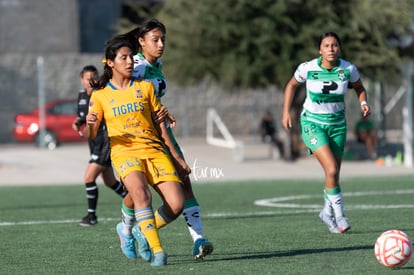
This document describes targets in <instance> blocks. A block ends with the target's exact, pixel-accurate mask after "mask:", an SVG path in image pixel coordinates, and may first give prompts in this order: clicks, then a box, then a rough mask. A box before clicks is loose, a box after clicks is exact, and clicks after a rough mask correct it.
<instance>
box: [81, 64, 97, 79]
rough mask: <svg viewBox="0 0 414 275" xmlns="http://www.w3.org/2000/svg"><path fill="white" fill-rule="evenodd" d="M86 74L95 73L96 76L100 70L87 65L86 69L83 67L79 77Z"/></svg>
mask: <svg viewBox="0 0 414 275" xmlns="http://www.w3.org/2000/svg"><path fill="white" fill-rule="evenodd" d="M86 72H91V73H95V74H96V75H98V69H96V67H95V66H94V65H86V66H85V67H83V68H82V71H81V72H80V74H79V76H80V77H83V75H84V74H85V73H86Z"/></svg>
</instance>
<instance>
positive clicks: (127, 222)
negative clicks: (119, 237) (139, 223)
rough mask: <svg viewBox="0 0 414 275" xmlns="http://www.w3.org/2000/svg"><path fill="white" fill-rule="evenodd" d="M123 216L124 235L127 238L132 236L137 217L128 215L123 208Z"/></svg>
mask: <svg viewBox="0 0 414 275" xmlns="http://www.w3.org/2000/svg"><path fill="white" fill-rule="evenodd" d="M121 216H122V223H123V225H124V226H123V227H122V234H124V235H125V236H129V237H130V236H132V227H134V225H135V215H132V216H131V215H128V214H127V213H126V211H125V210H124V209H123V208H122V210H121Z"/></svg>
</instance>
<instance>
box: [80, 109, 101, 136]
mask: <svg viewBox="0 0 414 275" xmlns="http://www.w3.org/2000/svg"><path fill="white" fill-rule="evenodd" d="M100 124H101V120H100V119H99V117H98V113H97V112H89V113H88V114H87V115H86V127H85V128H84V129H83V135H84V136H85V137H87V138H88V139H94V138H95V137H96V135H97V133H98V129H99V125H100Z"/></svg>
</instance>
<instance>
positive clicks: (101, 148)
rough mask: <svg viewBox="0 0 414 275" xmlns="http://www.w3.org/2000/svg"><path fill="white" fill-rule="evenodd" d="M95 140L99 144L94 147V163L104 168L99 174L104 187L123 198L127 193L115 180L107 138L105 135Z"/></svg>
mask: <svg viewBox="0 0 414 275" xmlns="http://www.w3.org/2000/svg"><path fill="white" fill-rule="evenodd" d="M97 139H99V143H98V142H97V144H96V146H95V155H96V156H97V159H96V163H98V164H100V165H102V166H104V167H105V168H106V169H105V170H104V171H103V172H102V174H101V175H102V179H103V181H104V183H105V185H106V186H108V187H109V188H111V189H112V190H113V191H114V192H115V193H117V194H118V195H119V196H121V197H122V198H123V197H125V195H126V194H127V193H128V192H127V190H126V189H125V188H124V186H123V185H122V183H121V182H120V181H119V180H117V179H116V177H115V174H114V170H113V169H112V162H111V150H110V144H109V138H108V137H107V135H106V133H105V134H103V135H102V136H100V137H97Z"/></svg>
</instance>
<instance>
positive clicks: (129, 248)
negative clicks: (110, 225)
mask: <svg viewBox="0 0 414 275" xmlns="http://www.w3.org/2000/svg"><path fill="white" fill-rule="evenodd" d="M122 226H123V224H122V223H118V224H117V225H116V233H118V236H119V240H120V241H121V250H122V253H124V255H125V256H127V258H130V259H136V258H137V252H136V251H135V239H134V237H132V236H131V237H128V236H125V235H124V234H123V233H122Z"/></svg>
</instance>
